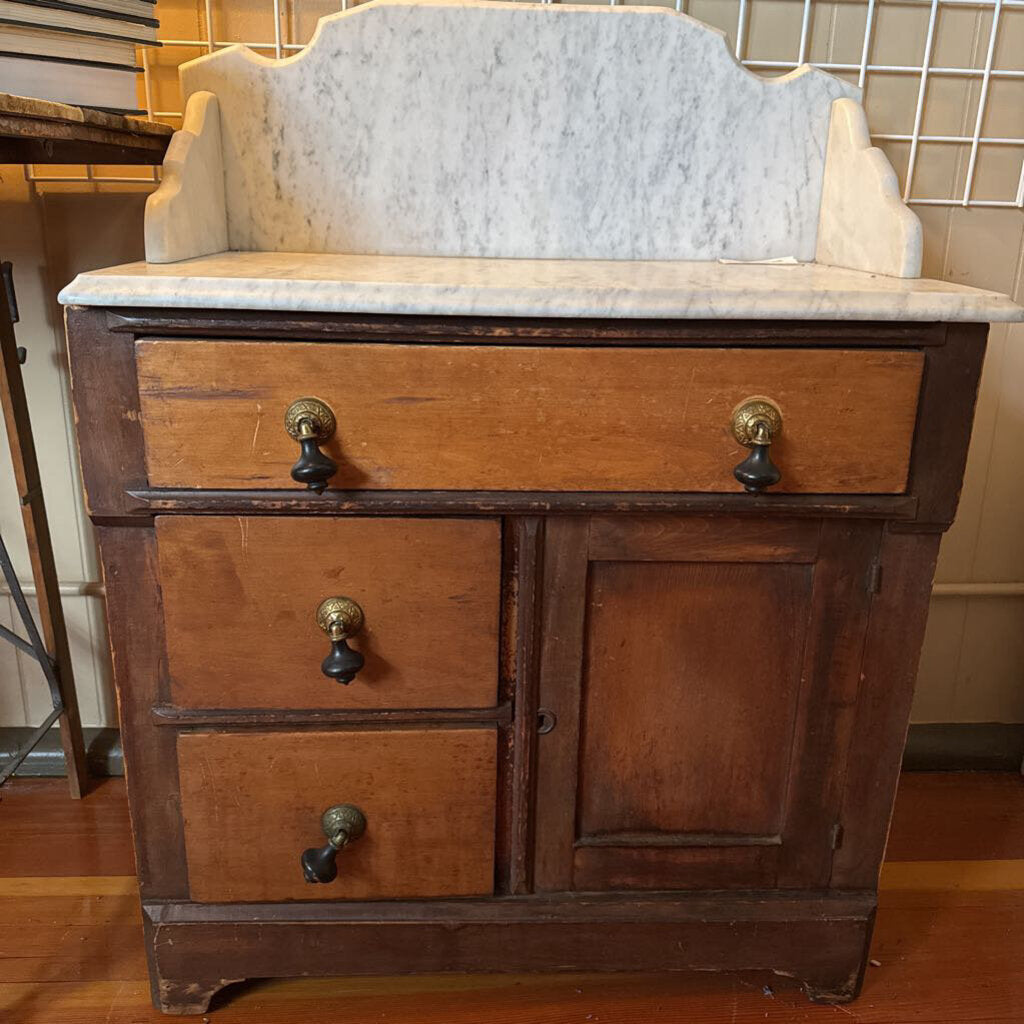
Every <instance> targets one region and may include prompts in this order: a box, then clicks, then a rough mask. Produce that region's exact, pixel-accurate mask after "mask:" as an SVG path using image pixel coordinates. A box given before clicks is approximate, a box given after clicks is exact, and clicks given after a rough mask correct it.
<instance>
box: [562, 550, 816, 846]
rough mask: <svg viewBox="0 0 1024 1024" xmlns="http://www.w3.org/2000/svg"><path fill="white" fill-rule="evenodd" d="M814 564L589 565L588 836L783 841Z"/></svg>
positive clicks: (582, 802) (581, 812)
mask: <svg viewBox="0 0 1024 1024" xmlns="http://www.w3.org/2000/svg"><path fill="white" fill-rule="evenodd" d="M812 580H813V568H812V567H811V566H810V565H792V564H785V563H782V564H779V563H774V564H773V563H750V564H743V563H739V564H737V563H730V562H725V563H716V562H595V563H593V564H592V565H591V569H590V578H589V587H588V601H587V619H586V638H585V645H586V655H587V656H586V660H585V664H584V671H583V686H582V695H583V727H582V735H581V738H580V786H579V805H578V812H577V813H578V836H577V838H578V840H580V841H583V842H586V841H588V840H590V841H593V842H600V841H604V840H613V839H616V838H619V839H623V840H639V839H641V838H642V837H647V838H648V839H649V840H650V841H651V842H657V841H658V840H659V839H661V840H667V839H669V838H670V837H672V836H679V837H681V838H685V837H697V836H700V835H704V834H727V835H732V836H736V837H741V836H748V837H752V838H757V837H760V838H762V839H764V840H765V841H768V840H770V839H771V838H772V837H777V836H778V835H779V830H780V827H781V823H782V814H783V811H784V801H785V788H786V778H787V775H788V772H789V757H790V752H791V748H792V739H793V725H794V719H795V708H796V703H797V698H798V696H799V691H800V666H801V660H802V656H803V647H804V636H805V632H806V628H807V619H808V610H809V607H810V602H811V589H812Z"/></svg>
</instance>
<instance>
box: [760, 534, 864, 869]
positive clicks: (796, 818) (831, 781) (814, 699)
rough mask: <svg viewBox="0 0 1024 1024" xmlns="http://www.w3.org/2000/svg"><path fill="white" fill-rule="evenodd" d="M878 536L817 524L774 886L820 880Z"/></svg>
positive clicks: (827, 857) (828, 863)
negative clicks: (818, 530) (800, 685)
mask: <svg viewBox="0 0 1024 1024" xmlns="http://www.w3.org/2000/svg"><path fill="white" fill-rule="evenodd" d="M880 534H881V525H880V524H878V523H871V522H867V521H864V520H861V521H852V522H839V521H837V520H829V521H826V522H823V523H822V527H821V535H820V541H819V546H818V560H817V562H816V564H815V567H814V584H813V592H812V595H811V607H812V612H811V619H810V622H809V624H808V628H807V638H806V641H805V649H804V660H803V672H802V675H803V679H804V686H803V688H802V692H801V694H800V703H799V710H798V712H797V715H798V721H799V723H800V725H801V727H800V728H798V729H797V731H796V733H795V735H794V744H793V749H792V751H791V753H790V759H791V761H790V763H791V772H790V789H789V792H788V793H787V796H786V809H785V816H784V822H785V824H784V826H783V836H782V840H783V841H782V851H781V855H780V857H779V863H778V875H777V877H776V884H777V885H779V886H782V887H786V886H795V885H821V886H822V887H825V886H827V885H828V880H829V874H830V872H831V869H832V855H833V836H834V830H835V826H836V823H837V822H838V820H839V809H840V802H841V799H842V777H843V769H844V762H843V757H842V752H843V751H846V750H847V749H848V747H849V737H850V734H851V731H852V729H853V720H854V715H855V703H856V699H857V690H858V687H859V685H860V673H861V660H862V657H863V654H864V643H865V638H866V635H867V628H868V609H869V607H870V596H869V594H868V577H867V567H868V566H870V565H871V563H872V561H873V560H874V558H875V556H876V554H877V552H878V546H879V539H880ZM851 569H852V571H851ZM864 756H869V755H864Z"/></svg>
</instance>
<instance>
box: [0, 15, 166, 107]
mask: <svg viewBox="0 0 1024 1024" xmlns="http://www.w3.org/2000/svg"><path fill="white" fill-rule="evenodd" d="M155 3H156V0H74V2H66V0H0V92H7V93H14V94H15V95H18V96H32V97H35V98H37V99H43V100H55V101H57V102H58V103H71V104H74V105H76V106H80V107H95V108H98V109H100V110H109V111H113V112H116V113H119V114H138V113H142V111H140V110H139V109H138V107H139V102H138V95H137V91H136V90H137V78H136V75H137V73H138V71H139V70H141V69H140V68H139V67H138V59H137V55H136V50H135V47H136V46H137V45H144V46H153V45H159V44H158V43H157V42H156V30H157V27H158V23H157V20H156V18H154V17H153V14H154V13H155V12H154V4H155Z"/></svg>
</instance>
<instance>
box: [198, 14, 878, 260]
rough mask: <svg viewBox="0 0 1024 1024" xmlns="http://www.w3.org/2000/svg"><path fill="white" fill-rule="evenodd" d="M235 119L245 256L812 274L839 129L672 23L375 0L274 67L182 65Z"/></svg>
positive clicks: (324, 25) (229, 132) (821, 95)
mask: <svg viewBox="0 0 1024 1024" xmlns="http://www.w3.org/2000/svg"><path fill="white" fill-rule="evenodd" d="M182 84H183V88H184V91H185V93H186V94H187V95H190V94H193V93H196V92H200V91H204V90H205V91H209V92H211V93H213V94H215V95H216V97H217V99H218V102H219V105H220V121H221V135H222V145H223V172H224V182H225V190H224V195H225V201H226V212H227V234H228V247H229V248H231V249H238V250H257V251H259V250H263V251H278V252H281V251H292V252H311V253H315V252H341V253H345V252H348V253H368V254H374V253H387V254H392V255H437V256H481V257H513V258H524V257H530V258H547V259H557V258H563V259H617V260H623V259H636V260H701V259H715V258H719V257H728V258H732V259H740V260H750V259H764V258H771V257H779V256H794V257H796V258H797V259H801V260H813V259H814V258H815V244H816V235H817V227H818V215H819V206H820V201H821V191H822V177H823V170H824V163H825V152H826V142H827V139H828V131H829V112H830V107H831V104H832V102H833V100H835V99H837V98H842V97H852V98H859V91H858V90H857V89H856V87H854V86H852V85H849V84H847V83H845V82H843V81H841V80H840V79H838V78H835V77H832V76H830V75H828V74H825V73H823V72H820V71H817V70H815V69H811V68H808V67H804V68H801V69H800V70H798V71H795V72H793V73H791V74H789V75H786V76H783V77H779V78H772V79H768V78H762V77H759V76H757V75H754V74H752V73H750V72H748V71H747V70H745V69H744V68H742V67H741V66H740V65H739V64H738V63H737V62H736V61H735V59H734V58H733V56H732V55H731V53H730V52H729V51H728V49H727V47H726V43H725V39H724V37H723V36H722V35H721V33H719V32H718V31H717V30H715V29H712V28H709V27H708V26H706V25H703V24H701V23H700V22H697V21H695V20H693V19H691V18H688V17H686V16H685V15H682V14H677V13H675V12H674V11H671V10H667V9H664V8H649V7H648V8H645V7H596V6H595V7H583V8H581V7H576V6H567V7H559V6H558V5H539V4H513V3H495V2H491V0H487V2H481V0H421V2H413V0H375V2H374V3H371V4H367V5H363V6H360V7H358V8H355V9H353V10H351V11H348V12H344V13H341V14H337V15H333V16H330V17H328V18H325V19H323V21H321V23H320V26H319V29H318V32H317V34H316V36H315V37H314V39H313V40H312V42H311V44H310V46H309V47H308V48H307V49H306V50H304V51H303V52H302V53H300V54H298V55H296V56H295V57H291V58H288V59H286V60H284V61H273V60H269V59H267V58H264V57H262V56H259V55H257V54H254V53H252V52H251V51H249V50H247V49H245V48H243V47H232V48H230V49H227V50H223V51H221V52H219V53H216V54H212V55H210V56H206V57H202V58H200V59H198V60H196V61H193V62H190V63H189V64H186V65H184V66H183V68H182Z"/></svg>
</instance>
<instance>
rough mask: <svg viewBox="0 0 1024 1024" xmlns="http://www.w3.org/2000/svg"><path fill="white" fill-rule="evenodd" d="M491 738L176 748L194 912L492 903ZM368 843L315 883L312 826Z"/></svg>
mask: <svg viewBox="0 0 1024 1024" xmlns="http://www.w3.org/2000/svg"><path fill="white" fill-rule="evenodd" d="M496 750H497V743H496V736H495V730H494V729H493V728H481V729H450V730H447V729H435V730H429V731H428V730H408V731H394V732H384V731H365V732H355V731H353V732H306V733H262V734H240V733H234V734H230V733H220V734H218V733H191V734H188V733H186V734H182V735H181V736H179V737H178V765H179V771H180V773H181V807H182V816H183V819H184V827H185V849H186V855H187V859H188V879H189V890H190V892H191V897H192V899H193V900H197V901H199V902H209V903H216V902H231V901H242V902H259V901H270V902H273V901H277V900H303V899H306V900H330V899H339V900H345V899H353V900H374V899H395V898H416V897H431V896H482V895H490V894H491V893H492V892H493V891H494V828H495V795H496V774H495V773H496ZM338 804H353V805H355V806H357V807H358V808H359V809H360V810H361V811H362V812H363V814H364V815H365V817H366V822H367V825H366V831H365V833H364V834H363V835H362V836H360V837H359V838H358V839H357V840H355V841H354V842H352V843H351V844H350V845H349V846H346V847H345V848H344V849H342V850H341V851H340V852H339V853H338V856H337V858H336V866H337V870H338V874H337V878H336V879H335V880H334V881H332V882H329V883H327V884H310V883H309V882H307V881H306V880H305V879H304V877H303V870H302V864H301V857H302V854H303V852H304V851H305V850H306V849H313V848H316V847H323V846H325V845H326V844H327V839H326V837H325V835H324V832H323V830H322V828H321V823H320V819H321V815H322V814H323V812H324V811H325V810H327V808H329V807H332V806H335V805H338Z"/></svg>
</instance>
